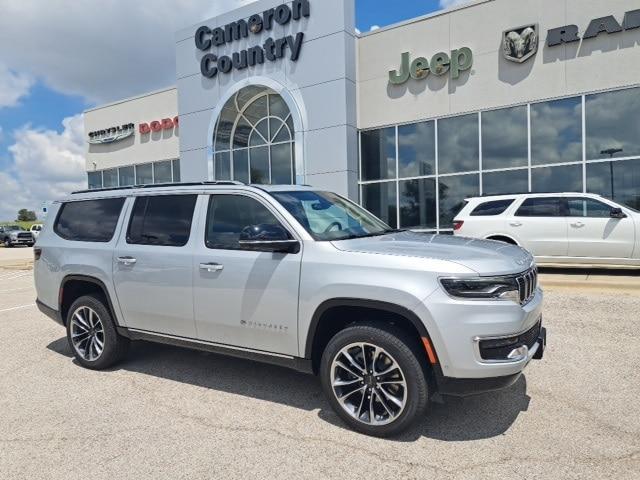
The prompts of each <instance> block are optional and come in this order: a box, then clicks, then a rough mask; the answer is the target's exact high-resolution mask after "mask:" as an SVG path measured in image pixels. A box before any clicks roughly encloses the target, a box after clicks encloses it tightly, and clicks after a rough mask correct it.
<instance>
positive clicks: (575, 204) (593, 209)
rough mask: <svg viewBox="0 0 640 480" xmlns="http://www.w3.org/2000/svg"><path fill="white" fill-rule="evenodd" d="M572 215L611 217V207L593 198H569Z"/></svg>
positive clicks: (570, 213)
mask: <svg viewBox="0 0 640 480" xmlns="http://www.w3.org/2000/svg"><path fill="white" fill-rule="evenodd" d="M567 203H568V205H569V216H570V217H590V218H610V217H611V207H610V206H609V205H607V204H606V203H602V202H599V201H597V200H593V199H591V198H569V199H568V200H567Z"/></svg>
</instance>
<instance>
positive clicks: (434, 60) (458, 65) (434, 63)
mask: <svg viewBox="0 0 640 480" xmlns="http://www.w3.org/2000/svg"><path fill="white" fill-rule="evenodd" d="M472 65H473V52H472V51H471V49H470V48H467V47H464V48H460V49H458V50H453V51H452V52H451V54H450V55H447V54H446V53H444V52H441V53H436V54H435V55H434V56H433V57H431V61H429V60H427V59H426V58H425V57H417V58H416V59H414V60H413V61H411V54H410V53H409V52H405V53H403V54H402V55H401V58H400V69H399V70H391V71H389V83H391V84H392V85H402V84H403V83H406V82H407V81H408V80H409V78H413V79H414V80H424V79H425V78H427V76H428V75H429V73H432V74H434V75H438V76H440V75H444V74H446V73H447V72H449V75H450V76H451V78H452V79H456V78H458V77H460V72H463V71H465V70H469V69H470V68H471V66H472Z"/></svg>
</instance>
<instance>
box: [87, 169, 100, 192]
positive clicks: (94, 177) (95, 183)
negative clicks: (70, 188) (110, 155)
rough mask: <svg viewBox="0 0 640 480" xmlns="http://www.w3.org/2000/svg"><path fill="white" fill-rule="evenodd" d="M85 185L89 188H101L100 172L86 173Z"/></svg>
mask: <svg viewBox="0 0 640 480" xmlns="http://www.w3.org/2000/svg"><path fill="white" fill-rule="evenodd" d="M87 183H88V186H89V188H91V189H94V188H102V172H87Z"/></svg>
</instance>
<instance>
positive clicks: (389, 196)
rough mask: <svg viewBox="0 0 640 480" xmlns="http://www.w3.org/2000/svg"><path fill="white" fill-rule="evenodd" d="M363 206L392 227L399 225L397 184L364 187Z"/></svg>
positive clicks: (375, 184) (373, 184)
mask: <svg viewBox="0 0 640 480" xmlns="http://www.w3.org/2000/svg"><path fill="white" fill-rule="evenodd" d="M362 206H363V207H364V208H366V209H367V210H369V211H370V212H371V213H373V214H374V215H375V216H376V217H378V218H379V219H381V220H382V221H384V223H386V224H387V225H391V226H392V227H395V226H397V224H398V200H397V198H396V182H385V183H372V184H369V185H363V186H362Z"/></svg>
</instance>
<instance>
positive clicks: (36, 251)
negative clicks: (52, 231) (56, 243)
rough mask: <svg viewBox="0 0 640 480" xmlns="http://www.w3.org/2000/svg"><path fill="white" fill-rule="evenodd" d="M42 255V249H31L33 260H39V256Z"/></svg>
mask: <svg viewBox="0 0 640 480" xmlns="http://www.w3.org/2000/svg"><path fill="white" fill-rule="evenodd" d="M41 255H42V249H41V248H34V249H33V259H34V260H40V256H41Z"/></svg>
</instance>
